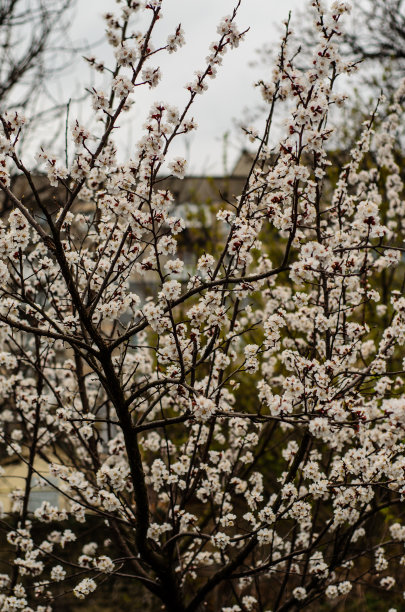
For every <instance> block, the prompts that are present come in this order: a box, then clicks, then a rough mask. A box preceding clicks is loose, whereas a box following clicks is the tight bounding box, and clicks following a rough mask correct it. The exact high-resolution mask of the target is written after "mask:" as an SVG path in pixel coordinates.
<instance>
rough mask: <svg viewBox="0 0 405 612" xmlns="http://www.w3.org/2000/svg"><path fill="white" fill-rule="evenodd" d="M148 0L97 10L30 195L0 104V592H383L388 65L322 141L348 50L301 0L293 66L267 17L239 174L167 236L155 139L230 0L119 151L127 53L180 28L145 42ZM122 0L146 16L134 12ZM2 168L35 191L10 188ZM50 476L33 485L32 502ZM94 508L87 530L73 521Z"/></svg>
mask: <svg viewBox="0 0 405 612" xmlns="http://www.w3.org/2000/svg"><path fill="white" fill-rule="evenodd" d="M163 4H164V3H163V2H161V1H160V0H153V1H152V0H151V1H148V2H135V1H132V0H131V1H128V2H125V3H124V2H118V5H119V6H118V9H117V12H116V13H108V14H107V15H105V21H106V25H107V39H108V41H109V43H110V45H111V46H112V48H113V56H114V58H115V61H116V65H115V67H113V69H111V68H110V67H106V66H104V64H103V63H101V62H98V60H97V59H96V58H87V61H88V63H89V65H90V66H92V68H93V69H94V70H96V71H97V72H101V73H103V78H104V76H105V73H106V72H108V73H110V72H111V74H112V75H113V76H112V78H111V83H110V88H109V89H108V90H106V91H103V90H101V89H98V88H97V86H96V87H95V88H94V89H93V90H92V102H91V103H92V105H93V108H94V109H95V110H96V111H97V112H98V113H100V114H101V116H102V117H103V121H101V122H100V124H101V127H97V129H94V130H92V129H90V128H89V127H87V126H84V125H82V124H81V123H79V121H76V120H74V122H73V123H72V124H71V138H72V140H73V143H74V145H75V148H74V159H73V160H72V161H71V163H70V165H69V167H68V168H66V164H65V163H64V161H63V160H61V159H59V158H58V156H55V155H54V154H52V153H50V152H47V151H45V150H43V149H40V150H39V151H38V156H37V158H38V160H39V162H40V164H42V168H43V169H44V171H45V173H46V175H47V177H48V181H49V185H50V193H51V196H52V197H49V194H48V195H47V196H44V195H43V194H42V192H40V191H38V190H37V189H36V187H35V182H34V181H32V180H31V174H30V170H29V168H28V167H27V166H26V165H25V161H24V160H20V159H19V158H18V157H17V156H16V154H15V152H14V145H15V142H16V139H17V138H18V136H19V133H20V130H24V129H26V127H25V126H26V121H25V119H24V117H23V116H22V115H20V114H19V112H18V111H14V110H13V109H11V110H8V111H7V112H6V113H4V114H3V115H2V116H1V124H2V134H1V137H0V189H1V190H2V191H3V192H4V193H5V194H6V195H7V196H8V198H9V199H10V200H11V201H12V202H13V204H14V208H13V210H12V211H11V212H10V214H9V215H8V216H7V217H4V218H3V219H2V220H1V221H0V344H1V346H0V379H1V385H2V402H1V411H0V441H1V444H2V448H4V449H5V450H6V453H5V456H7V458H8V459H9V458H11V459H12V460H14V464H16V463H17V464H21V465H22V466H23V467H24V470H25V475H24V478H23V479H22V480H21V483H19V485H18V487H16V488H15V489H14V490H12V491H11V492H10V512H9V511H8V510H7V511H4V512H2V519H1V521H2V522H1V525H2V530H3V531H4V533H5V541H6V542H7V546H8V547H9V549H11V551H12V552H11V553H10V558H11V559H12V564H11V565H12V568H11V570H10V573H9V574H8V573H4V574H1V575H0V591H1V594H0V608H1V610H4V611H8V610H18V609H22V610H27V611H30V610H36V612H45V611H46V612H48V611H50V610H52V609H54V610H57V609H58V599H57V598H58V597H60V596H61V594H62V593H63V589H65V590H66V589H70V590H72V591H73V594H74V595H75V596H76V597H77V598H79V599H84V598H87V597H91V594H92V593H93V592H94V591H95V590H96V589H97V587H98V586H99V585H101V584H103V583H104V582H105V581H106V580H109V579H110V577H111V576H114V577H120V578H122V579H126V580H134V581H139V583H140V584H141V585H143V588H145V589H148V590H150V592H151V593H152V594H153V596H154V597H156V598H158V599H159V600H160V604H162V603H163V605H165V606H166V609H167V610H172V611H173V612H174V611H175V612H182V611H185V610H187V611H188V612H193V611H196V610H197V609H199V608H200V605H204V602H208V603H207V605H211V604H212V601H216V602H219V604H215V605H220V606H221V608H222V610H223V612H228V611H233V612H237V611H239V610H259V609H264V608H263V606H268V608H269V609H273V610H290V609H296V607H297V606H301V607H302V606H304V605H309V604H311V603H312V602H314V601H316V600H318V599H320V598H324V599H325V601H334V600H339V598H343V597H350V596H351V595H352V590H353V586H354V585H355V584H356V583H357V582H360V581H363V580H364V579H366V578H370V577H373V578H375V577H376V578H377V580H376V581H374V584H377V585H378V587H377V588H378V589H379V590H380V591H381V590H383V591H389V592H390V593H395V592H396V591H397V590H398V592H399V593H402V591H403V590H404V585H403V583H402V582H401V580H402V575H401V572H400V571H399V569H400V568H401V567H402V566H403V565H404V564H405V556H404V555H403V545H404V542H405V525H403V524H402V517H401V514H400V512H398V506H399V504H400V503H401V502H402V501H403V500H404V499H405V454H404V453H405V446H404V436H405V412H404V409H403V405H404V363H403V346H404V344H405V297H404V296H403V281H402V279H403V274H404V269H403V262H402V253H403V252H404V247H403V230H404V228H405V208H404V199H403V197H404V193H403V182H402V178H401V168H400V165H399V162H398V150H397V146H398V134H399V132H400V130H401V126H402V125H403V102H404V100H403V98H404V92H405V86H404V85H403V84H402V85H401V86H400V87H399V88H398V90H397V93H396V95H395V97H394V99H393V100H391V101H385V100H383V99H381V100H379V102H378V106H379V111H380V115H379V116H378V115H377V113H376V112H374V113H373V114H372V116H371V117H370V118H369V119H367V121H365V123H364V124H363V126H362V129H361V133H360V135H359V136H358V138H357V141H356V142H355V143H353V148H352V150H351V151H350V152H349V153H345V161H344V163H341V161H340V160H339V161H338V162H336V158H335V157H334V154H333V151H331V150H330V149H328V141H329V140H330V137H331V135H332V133H333V129H332V126H331V125H330V119H329V110H330V107H331V106H333V107H335V106H338V107H339V106H341V105H342V104H344V100H345V96H344V95H342V94H338V93H335V91H334V87H335V82H336V80H337V78H338V77H339V76H340V75H342V74H343V75H349V74H350V73H352V72H353V71H354V69H355V66H354V65H352V64H351V63H350V61H347V59H343V58H342V56H341V55H340V54H339V40H340V34H341V21H342V16H344V14H345V13H347V12H348V11H349V8H350V7H349V6H348V4H347V3H346V2H340V1H339V2H333V3H332V4H331V6H330V7H329V8H328V7H324V6H323V3H322V2H321V1H320V0H311V2H310V3H309V4H310V7H311V10H312V12H313V15H314V28H315V30H316V32H317V37H318V43H317V46H316V48H314V51H313V57H312V62H311V64H310V65H309V67H308V66H307V67H305V68H300V66H299V59H297V58H299V55H297V53H296V51H295V46H294V45H295V43H294V38H293V35H292V32H291V30H290V25H289V22H286V30H285V34H284V35H283V39H282V42H281V47H280V54H279V56H278V59H277V62H276V66H275V67H274V70H273V72H272V74H271V77H270V80H269V81H260V82H259V83H258V86H259V88H260V90H261V93H262V96H263V99H264V101H265V103H266V104H267V105H268V116H267V120H266V124H265V128H264V130H263V131H262V132H260V130H258V129H257V128H255V127H248V128H245V134H246V136H247V138H248V139H249V140H250V141H251V143H254V145H255V147H256V153H255V155H254V156H253V162H252V166H251V169H250V171H249V173H248V176H247V179H246V184H245V186H244V188H243V190H242V192H241V193H240V194H231V196H230V197H229V198H228V197H227V199H226V200H225V199H224V200H223V202H222V204H221V205H220V206H219V209H218V210H217V211H216V219H215V221H214V224H215V227H214V229H213V231H214V230H215V231H216V232H217V234H216V235H217V236H219V239H217V243H215V244H213V246H212V252H208V251H210V250H211V247H209V244H210V242H209V241H208V240H207V244H206V245H205V247H204V249H200V250H199V251H198V249H197V246H196V249H195V250H194V249H193V245H190V249H189V252H188V253H187V255H186V256H185V253H184V246H182V239H183V235H184V232H185V229H186V228H187V221H186V220H185V219H184V218H182V217H181V216H180V213H179V211H178V208H177V207H176V200H175V197H174V195H173V194H172V193H171V192H170V191H169V190H165V189H162V187H161V177H162V176H163V175H164V173H168V174H170V175H174V176H175V177H177V178H179V179H182V178H183V177H184V175H185V172H186V160H185V159H183V158H180V157H174V158H173V157H172V156H171V149H170V145H171V143H172V142H173V140H174V139H175V138H177V137H179V136H181V135H182V134H184V133H188V132H190V131H192V130H195V129H196V128H197V124H196V122H195V120H194V118H193V117H192V116H191V111H190V107H191V106H192V104H193V102H194V99H195V98H196V96H197V94H202V93H203V92H204V91H205V90H206V89H207V87H208V82H209V79H210V78H214V77H215V76H216V74H217V70H219V69H220V67H221V63H222V59H223V56H224V53H225V52H226V51H227V49H228V48H229V49H232V48H234V47H237V46H238V45H239V43H240V42H241V41H242V39H243V37H244V32H241V31H240V30H239V29H238V27H237V25H236V21H235V18H236V15H237V9H235V11H234V12H233V13H232V14H231V15H230V16H227V17H225V18H224V19H223V20H222V21H221V23H220V24H219V25H218V29H217V35H218V38H217V40H216V41H215V42H213V43H212V44H211V45H210V48H209V54H208V56H207V58H206V65H205V66H204V67H203V68H202V69H200V70H198V71H197V72H196V74H195V78H194V79H193V80H191V81H190V82H189V83H187V84H186V92H185V95H186V97H187V101H186V104H185V106H184V109H183V110H179V109H178V108H176V107H173V106H171V105H170V104H167V103H165V102H163V101H157V102H155V103H154V104H153V105H152V106H151V108H150V111H149V113H148V116H147V118H146V121H145V124H144V131H143V135H142V137H141V138H140V139H139V141H138V142H137V145H136V147H134V149H133V156H132V157H131V158H130V159H128V160H126V161H125V162H119V161H118V158H119V156H118V155H117V150H116V146H115V144H114V139H113V138H114V133H115V130H116V128H118V125H119V117H120V116H121V113H122V112H124V111H127V110H129V108H130V102H131V99H130V96H133V95H134V92H135V91H136V88H137V87H138V86H141V87H142V86H143V87H151V88H152V87H155V86H157V85H158V83H159V80H160V78H161V73H160V68H159V67H158V66H157V63H155V64H154V66H151V65H150V64H149V59H150V57H151V56H153V61H154V62H157V61H158V57H159V53H162V52H164V51H167V52H169V53H173V52H175V51H176V50H177V49H178V48H180V47H181V46H182V45H183V44H184V40H185V39H184V33H183V30H182V28H181V26H180V25H179V26H178V27H177V29H176V30H175V33H174V34H172V35H170V36H169V38H168V39H167V41H166V42H163V43H161V44H157V45H156V47H155V46H154V45H153V44H152V32H154V27H155V24H156V22H157V21H158V20H159V19H161V18H162V13H161V5H163ZM140 11H144V13H145V16H146V17H147V18H148V19H149V22H148V27H147V28H146V29H145V30H144V31H142V32H135V31H132V30H130V29H129V24H132V23H134V24H135V23H136V16H137V14H138V13H139V12H140ZM134 16H135V19H134ZM131 27H132V26H131ZM128 32H131V33H130V34H128ZM104 88H106V85H105V83H104ZM284 102H287V104H286V105H285V107H283V106H282V108H284V112H285V114H286V121H285V135H284V137H283V138H282V139H281V140H280V142H279V143H278V144H276V143H274V142H272V134H271V133H270V128H271V122H272V118H273V115H274V107H275V106H277V107H278V106H279V105H283V103H284ZM97 130H101V132H100V131H97ZM330 166H332V168H330ZM13 167H14V168H16V169H17V170H18V171H19V172H23V173H24V174H25V176H26V177H27V178H28V185H29V187H30V189H31V190H32V192H33V195H34V199H35V201H36V206H37V208H36V209H35V210H32V209H31V208H28V207H26V206H25V203H24V199H20V198H19V197H18V194H17V193H14V192H13V190H12V189H11V185H12V182H11V179H10V176H11V172H12V168H13ZM51 188H52V189H51ZM60 194H62V196H60ZM53 196H55V197H53ZM54 202H58V205H57V206H56V205H55V204H54ZM210 229H211V228H206V231H207V234H208V235H209V234H210ZM142 282H143V283H144V285H147V290H146V291H145V290H142ZM6 463H7V464H8V462H6ZM43 464H45V466H46V468H45V469H44V468H43ZM6 469H7V465H5V469H4V471H1V473H0V482H1V480H2V479H3V478H4V479H6V478H7V472H6ZM49 489H51V490H53V492H54V493H55V496H54V498H55V500H57V501H53V502H52V503H51V502H50V501H48V499H47V498H45V497H44V501H42V503H40V504H37V505H36V506H35V508H34V509H33V508H32V505H30V502H31V500H32V499H34V497H35V496H34V495H33V493H36V496H37V495H38V492H41V491H45V490H46V491H49ZM387 509H389V512H388V511H386V510H387ZM378 515H379V522H378V521H375V519H376V516H378ZM94 521H97V525H99V526H100V525H101V526H102V527H101V528H98V529H97V532H98V533H97V541H93V540H92V539H91V538H92V537H95V536H94V535H89V534H93V533H94V529H92V528H89V529H87V528H86V529H85V528H83V524H84V527H87V524H92V523H93V522H94ZM38 524H40V527H41V529H40V530H38V529H37V528H36V527H37V525H38ZM376 525H377V527H376ZM382 525H383V526H382ZM39 534H41V535H39ZM44 534H45V535H44ZM83 534H84V535H83ZM79 542H80V549H78V546H79ZM359 559H360V560H361V562H359ZM370 579H371V578H370ZM28 587H29V588H28ZM210 598H212V601H211V599H210ZM210 602H211V603H210ZM259 602H261V603H259ZM212 605H214V604H212ZM315 605H316V604H315ZM156 609H157V608H156ZM208 609H213V608H208Z"/></svg>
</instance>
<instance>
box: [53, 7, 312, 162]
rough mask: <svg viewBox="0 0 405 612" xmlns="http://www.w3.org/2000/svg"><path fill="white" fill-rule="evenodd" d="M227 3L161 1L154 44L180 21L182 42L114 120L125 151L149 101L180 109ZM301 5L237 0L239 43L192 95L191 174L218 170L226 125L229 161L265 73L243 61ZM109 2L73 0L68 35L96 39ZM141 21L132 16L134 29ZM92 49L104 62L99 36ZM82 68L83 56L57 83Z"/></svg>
mask: <svg viewBox="0 0 405 612" xmlns="http://www.w3.org/2000/svg"><path fill="white" fill-rule="evenodd" d="M234 5H235V2H234V0H164V1H163V19H162V21H161V22H159V23H158V27H157V28H156V31H155V37H154V41H155V44H159V42H160V41H165V40H166V37H167V35H168V34H169V33H173V32H174V30H175V28H176V26H177V25H178V23H180V22H181V24H182V26H183V28H184V30H185V36H186V46H185V47H183V48H182V49H181V50H180V51H178V52H177V53H175V54H172V55H168V54H166V53H164V54H161V55H160V56H158V58H157V59H159V63H160V65H161V68H162V72H163V79H162V82H161V84H160V85H159V86H158V87H157V88H155V89H153V90H151V91H147V88H146V87H145V88H144V87H142V88H139V89H138V90H137V96H136V104H135V109H134V111H133V113H132V114H131V117H130V119H129V118H128V119H126V120H125V121H124V122H122V121H121V124H120V125H121V126H122V127H121V134H120V136H119V137H118V140H119V142H120V144H121V146H122V147H124V146H125V147H126V148H127V150H128V153H129V154H130V152H131V149H132V150H133V147H134V144H135V143H136V141H137V139H138V138H139V135H140V133H141V132H140V130H141V126H142V123H143V121H144V120H145V117H146V115H147V112H148V109H149V107H150V104H151V103H153V102H154V101H156V100H162V101H164V102H167V103H171V104H176V105H177V106H178V107H179V108H181V107H182V105H183V104H184V102H185V101H186V100H187V96H188V92H187V91H186V90H185V89H184V85H185V83H187V82H188V81H190V80H191V79H192V78H193V75H194V70H197V69H199V68H203V67H204V58H205V56H206V55H207V50H208V45H209V44H210V43H211V42H212V41H214V40H215V39H217V36H218V35H217V34H216V26H217V24H218V22H219V20H220V19H221V17H223V16H225V15H228V14H229V13H231V11H232V9H233V6H234ZM303 5H304V6H305V4H304V0H284V1H282V2H281V1H280V0H242V5H241V7H240V11H239V15H238V17H237V24H238V26H239V28H240V29H241V30H242V29H243V30H244V29H246V28H250V29H249V32H248V33H247V35H246V39H245V41H244V42H243V43H242V44H241V45H240V47H239V48H238V49H234V50H232V51H228V53H227V54H226V56H225V60H224V63H223V66H222V67H221V69H220V71H219V75H218V77H217V78H216V79H215V80H214V81H210V83H209V85H210V86H209V89H208V91H207V92H206V93H205V94H203V96H198V99H197V102H196V104H195V108H194V110H193V113H192V114H193V115H194V117H195V118H196V120H197V122H198V125H199V128H198V131H197V132H196V133H195V134H194V137H193V139H192V140H191V141H190V142H189V144H188V146H189V158H190V168H191V170H192V171H193V172H194V173H199V172H210V173H221V172H222V169H223V163H222V158H223V135H224V133H225V132H231V136H230V145H229V161H230V166H232V163H233V161H234V160H235V157H236V156H237V153H238V149H239V148H240V143H241V141H240V140H239V139H238V138H237V137H236V136H235V127H234V123H233V122H234V120H235V119H243V118H244V117H243V115H244V109H245V108H250V109H254V108H255V107H256V106H257V105H258V103H260V96H259V93H258V91H257V90H255V89H254V88H253V87H252V84H253V82H254V81H255V80H257V78H258V77H259V76H260V75H263V76H264V74H263V73H264V69H260V70H258V69H257V68H256V69H254V68H252V67H251V66H249V63H250V62H251V61H252V60H254V58H255V55H256V53H255V52H256V50H257V49H259V48H261V47H263V46H264V45H266V46H268V45H270V46H273V45H274V50H275V52H276V50H277V46H278V41H279V39H280V32H281V24H282V22H283V20H284V19H286V17H287V16H288V13H289V11H290V10H292V12H293V17H294V13H296V11H297V8H298V7H299V6H301V7H303ZM116 8H117V5H116V3H115V2H114V0H78V5H77V14H76V18H75V22H74V27H73V29H72V32H73V34H74V39H75V40H76V41H80V42H83V41H87V42H88V43H90V44H92V43H94V42H95V41H100V40H101V39H102V37H103V31H104V21H103V19H102V17H101V15H102V14H103V13H105V12H106V11H111V10H114V9H116ZM147 15H148V16H149V11H147ZM141 27H142V24H141V23H139V26H138V24H137V25H136V28H135V29H141ZM94 51H95V55H96V56H98V57H101V58H103V59H105V60H106V63H107V65H108V63H109V62H108V59H109V57H110V56H109V53H110V48H109V47H108V45H106V44H104V43H100V44H99V45H98V46H97V47H96V48H95V49H94ZM109 65H111V63H109ZM87 74H88V73H87V68H86V66H85V64H84V61H83V60H79V61H78V62H77V65H75V66H74V69H73V70H72V72H71V76H70V77H69V79H68V81H67V83H68V85H66V84H65V86H64V89H66V87H67V89H69V88H70V87H72V85H73V84H74V87H78V88H81V89H83V86H84V83H85V77H86V75H87ZM66 93H68V92H67V91H66ZM178 140H180V139H178ZM185 151H186V143H185V141H184V140H182V142H177V144H176V146H175V148H174V149H173V151H172V154H173V155H174V154H176V155H185Z"/></svg>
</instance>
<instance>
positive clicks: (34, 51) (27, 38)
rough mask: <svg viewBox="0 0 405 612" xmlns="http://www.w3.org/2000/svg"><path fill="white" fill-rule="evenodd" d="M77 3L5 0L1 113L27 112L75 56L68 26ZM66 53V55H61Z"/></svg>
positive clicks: (0, 36)
mask: <svg viewBox="0 0 405 612" xmlns="http://www.w3.org/2000/svg"><path fill="white" fill-rule="evenodd" d="M75 2H76V0H2V1H1V3H0V110H3V111H4V110H5V109H7V108H8V107H10V106H11V105H13V106H14V107H18V108H24V109H26V108H27V106H28V105H29V103H30V102H31V103H32V102H33V100H34V98H36V96H38V93H39V92H40V91H41V90H42V89H43V88H44V87H46V86H47V85H48V84H49V83H47V81H49V79H51V78H52V76H54V75H57V74H60V71H61V68H62V67H63V64H64V63H65V62H66V61H67V59H68V56H69V55H71V54H72V53H73V52H74V49H72V48H71V46H70V43H69V41H68V38H67V23H68V19H69V17H70V16H71V14H70V12H71V9H72V7H73V6H74V4H75ZM62 49H64V53H61V51H62Z"/></svg>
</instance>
